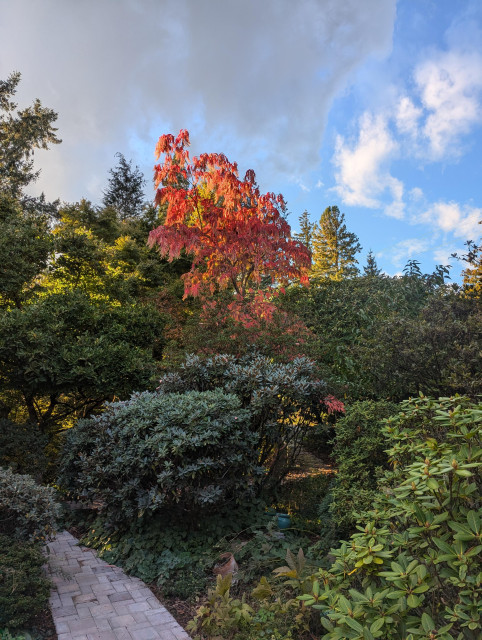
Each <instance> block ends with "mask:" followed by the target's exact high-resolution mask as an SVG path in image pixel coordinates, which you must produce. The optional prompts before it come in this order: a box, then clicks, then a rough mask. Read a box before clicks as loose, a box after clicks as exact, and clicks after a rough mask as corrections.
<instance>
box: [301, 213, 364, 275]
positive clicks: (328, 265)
mask: <svg viewBox="0 0 482 640" xmlns="http://www.w3.org/2000/svg"><path fill="white" fill-rule="evenodd" d="M312 251H313V266H312V269H311V274H312V276H314V277H315V278H329V279H330V280H342V279H343V278H347V277H350V276H355V275H357V274H358V272H359V271H358V268H357V267H356V266H355V265H356V264H358V260H357V259H356V257H355V256H356V254H357V253H358V252H359V251H361V246H360V243H359V242H358V236H356V235H355V234H354V233H351V232H350V231H347V229H346V225H345V214H344V213H340V210H339V209H338V207H336V206H333V207H327V208H326V209H325V210H324V212H323V213H322V214H321V218H320V224H319V226H318V225H316V226H315V228H314V230H313V249H312Z"/></svg>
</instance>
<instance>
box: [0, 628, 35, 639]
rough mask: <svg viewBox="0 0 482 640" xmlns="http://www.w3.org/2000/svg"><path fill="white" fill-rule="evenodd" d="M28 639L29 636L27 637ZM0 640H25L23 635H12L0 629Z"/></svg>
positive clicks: (6, 630) (25, 637)
mask: <svg viewBox="0 0 482 640" xmlns="http://www.w3.org/2000/svg"><path fill="white" fill-rule="evenodd" d="M28 638H30V636H28ZM0 640H27V636H25V635H12V634H11V633H10V631H9V630H8V629H0Z"/></svg>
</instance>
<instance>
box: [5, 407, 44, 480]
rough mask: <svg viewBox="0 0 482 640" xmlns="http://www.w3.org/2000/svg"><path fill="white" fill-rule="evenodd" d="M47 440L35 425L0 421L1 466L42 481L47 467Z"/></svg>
mask: <svg viewBox="0 0 482 640" xmlns="http://www.w3.org/2000/svg"><path fill="white" fill-rule="evenodd" d="M47 440H48V439H47V437H46V436H44V435H42V434H41V433H40V431H39V428H38V427H37V425H35V424H29V423H26V424H16V423H14V422H11V421H10V420H6V419H4V418H2V419H0V466H1V467H10V468H11V469H12V471H15V472H16V473H28V474H29V475H31V476H33V477H34V478H35V479H36V480H40V479H41V478H42V475H43V474H44V472H45V469H46V467H47V459H46V456H45V447H46V446H47Z"/></svg>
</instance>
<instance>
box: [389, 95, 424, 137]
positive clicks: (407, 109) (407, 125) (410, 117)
mask: <svg viewBox="0 0 482 640" xmlns="http://www.w3.org/2000/svg"><path fill="white" fill-rule="evenodd" d="M422 113H423V111H422V109H421V108H420V107H416V106H415V105H414V103H413V102H412V100H411V99H410V98H409V97H407V96H403V97H402V98H400V100H399V102H398V105H397V107H396V111H395V122H396V125H397V129H398V131H399V132H400V133H401V134H404V135H408V136H410V137H413V138H415V137H416V136H417V135H418V126H419V125H418V121H419V119H420V117H421V116H422Z"/></svg>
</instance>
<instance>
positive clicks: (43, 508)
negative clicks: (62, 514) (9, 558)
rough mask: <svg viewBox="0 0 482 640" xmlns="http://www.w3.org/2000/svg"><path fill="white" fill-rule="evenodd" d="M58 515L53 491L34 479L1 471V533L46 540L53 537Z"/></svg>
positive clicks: (5, 470)
mask: <svg viewBox="0 0 482 640" xmlns="http://www.w3.org/2000/svg"><path fill="white" fill-rule="evenodd" d="M58 515H59V505H58V503H57V502H56V500H55V490H54V489H52V488H51V487H44V486H41V485H38V484H37V483H36V482H35V480H34V479H33V478H32V477H31V476H28V475H20V474H18V473H13V471H12V470H11V469H2V468H0V534H5V535H8V536H12V537H13V538H16V539H17V540H32V541H44V540H46V539H47V538H49V537H50V536H51V535H53V533H54V531H55V524H56V520H57V517H58Z"/></svg>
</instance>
